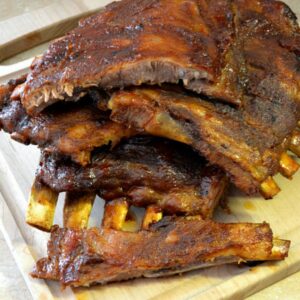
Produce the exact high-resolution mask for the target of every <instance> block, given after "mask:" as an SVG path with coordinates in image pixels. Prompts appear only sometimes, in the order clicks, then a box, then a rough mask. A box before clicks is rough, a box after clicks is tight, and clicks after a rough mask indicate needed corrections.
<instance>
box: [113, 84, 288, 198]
mask: <svg viewBox="0 0 300 300" xmlns="http://www.w3.org/2000/svg"><path fill="white" fill-rule="evenodd" d="M265 104H266V105H265V114H266V115H267V118H265V120H266V121H268V120H271V119H272V117H273V120H274V119H276V117H277V115H278V116H279V115H282V118H284V116H285V117H286V118H287V119H288V114H285V111H284V109H282V108H280V107H276V106H275V107H274V109H273V110H270V109H269V107H268V104H269V102H265ZM109 107H110V108H111V109H112V115H111V118H112V119H113V120H114V121H116V122H120V123H121V124H127V125H128V126H130V127H132V128H135V129H136V130H137V131H139V132H142V133H147V134H152V135H158V136H163V137H167V138H170V139H173V140H176V141H179V142H182V143H185V144H189V145H191V146H192V147H193V148H194V149H197V150H198V151H199V152H200V153H201V155H203V156H204V157H206V158H207V159H208V161H210V162H211V163H212V164H216V165H218V166H220V167H221V168H223V169H224V170H225V171H226V172H227V173H228V174H230V176H231V180H232V181H233V182H234V183H235V184H236V185H237V186H238V187H239V188H241V189H242V190H244V191H246V192H247V193H254V192H257V191H258V190H259V187H260V184H261V183H262V182H263V181H264V180H266V179H267V178H268V177H269V176H272V175H274V174H276V173H277V172H278V168H279V161H280V157H281V154H282V153H283V151H285V149H286V148H287V146H288V137H289V136H286V137H285V136H284V135H283V134H282V132H284V131H285V132H289V131H290V130H292V128H293V126H290V125H289V124H288V123H289V122H288V121H287V122H285V123H281V124H278V126H279V128H278V127H276V123H275V124H274V123H272V122H269V127H268V126H267V124H268V123H267V122H266V124H263V122H261V119H260V115H258V114H257V115H256V119H255V118H254V116H253V117H252V119H254V120H256V121H257V123H259V124H260V128H259V127H257V126H255V125H253V124H252V122H250V121H248V113H247V110H239V109H236V108H232V107H230V106H228V105H223V104H220V103H212V102H211V101H205V100H201V99H200V98H198V97H196V98H195V97H192V96H190V95H187V94H186V93H179V92H178V91H176V92H173V91H170V90H166V89H154V88H152V89H146V88H144V89H133V90H131V91H120V92H116V93H115V94H114V95H113V96H112V98H111V100H110V102H109ZM273 112H274V114H272V113H273ZM268 114H270V115H268ZM289 126H290V127H289Z"/></svg>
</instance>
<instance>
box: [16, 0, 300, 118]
mask: <svg viewBox="0 0 300 300" xmlns="http://www.w3.org/2000/svg"><path fill="white" fill-rule="evenodd" d="M166 11H167V12H168V13H167V14H166ZM299 41H300V37H299V28H298V25H297V22H296V17H295V15H294V14H293V13H292V12H291V10H290V9H289V8H288V7H287V6H286V5H285V4H283V3H281V2H278V1H273V0H272V1H270V0H260V1H256V0H250V1H245V0H234V1H231V0H221V1H206V0H181V1H175V0H171V1H170V0H139V1H136V0H123V1H119V2H116V3H112V4H110V5H108V6H107V7H106V8H105V9H104V10H103V11H101V12H100V13H98V14H96V15H94V16H92V17H89V18H87V19H85V20H83V21H81V22H80V24H79V27H78V28H76V29H75V30H73V31H71V32H70V33H69V34H67V35H66V36H64V37H62V38H60V39H58V40H56V41H55V42H53V43H52V44H51V45H50V47H49V49H48V50H47V51H46V52H45V53H44V54H43V56H42V57H40V58H37V59H36V60H35V62H34V63H33V65H32V66H31V72H30V73H29V75H28V77H27V81H26V83H25V84H24V87H23V89H22V91H21V90H20V96H21V98H22V102H23V104H24V106H25V108H26V109H27V111H28V112H29V113H30V114H36V113H38V112H40V111H41V110H42V109H43V108H44V107H46V106H48V105H50V104H52V103H54V102H56V101H60V100H77V99H78V98H80V97H81V96H82V95H84V94H85V93H86V89H88V88H89V87H94V86H98V87H100V88H101V89H107V90H110V89H112V88H123V87H127V86H132V85H140V84H142V83H144V84H145V83H146V84H151V85H152V84H161V83H165V82H168V83H178V82H179V81H180V82H183V84H184V86H185V87H186V88H187V89H189V90H192V91H196V92H197V93H202V94H205V95H207V96H209V97H211V98H215V99H220V100H222V101H226V102H229V103H233V104H236V105H242V104H243V102H244V101H245V100H244V96H245V95H247V94H248V93H249V92H251V88H250V87H249V83H248V81H249V80H251V77H252V75H249V74H248V72H247V69H248V67H247V66H246V65H245V64H248V63H250V65H251V67H252V68H254V69H255V72H254V73H256V74H257V75H259V76H258V77H259V80H257V82H258V87H256V86H255V85H253V84H250V85H252V86H253V87H255V89H256V90H260V91H261V92H260V94H259V95H257V96H259V101H264V96H263V95H262V93H263V90H264V87H265V86H270V85H271V86H272V87H273V88H275V91H274V92H273V93H276V91H277V84H278V86H280V87H281V88H283V89H286V90H287V95H288V96H289V98H290V99H291V101H293V100H295V99H296V100H297V101H298V100H299V97H298V96H299V87H298V83H297V76H298V75H299V72H298V69H299V68H298V66H299V60H298V55H299V49H300V42H299ZM269 49H272V51H269ZM273 49H274V51H273ZM270 58H271V59H270ZM253 60H254V61H253ZM274 70H276V71H279V74H280V75H277V73H274ZM286 72H287V73H288V74H289V76H286V75H285V74H286ZM262 78H263V79H265V80H263V81H262V80H261V79H262ZM247 86H248V87H247ZM245 87H246V90H245ZM269 93H271V92H270V91H269ZM257 111H259V109H258V110H257Z"/></svg>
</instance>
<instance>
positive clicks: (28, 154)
mask: <svg viewBox="0 0 300 300" xmlns="http://www.w3.org/2000/svg"><path fill="white" fill-rule="evenodd" d="M17 2H19V1H17ZM34 2H36V3H35V4H34V5H36V7H35V8H34V9H35V10H39V9H42V6H40V3H38V2H40V1H32V3H34ZM45 2H48V3H49V2H50V1H45ZM55 2H56V1H51V3H53V4H55ZM58 2H60V1H58ZM74 2H77V1H74ZM80 2H82V1H80ZM285 2H286V3H288V4H289V5H290V6H291V7H292V9H293V10H294V11H295V12H297V13H298V15H299V13H300V1H299V0H289V1H285ZM0 3H1V0H0ZM0 16H1V15H0ZM42 48H43V47H42ZM42 48H41V49H42ZM38 51H39V50H37V52H35V53H39V52H38ZM33 53H34V52H32V51H30V52H28V55H29V56H31V55H33ZM30 54H31V55H30ZM22 55H23V54H20V55H19V58H22ZM29 56H28V57H29ZM10 61H13V60H10ZM0 134H1V139H0V149H1V150H0V191H1V193H2V195H3V198H1V197H0V200H1V201H2V203H4V205H3V204H2V206H0V217H1V220H2V219H3V220H4V218H3V215H4V214H5V216H7V215H9V214H10V216H11V218H9V217H8V218H5V220H6V221H5V224H6V225H5V226H2V230H3V231H5V232H4V234H5V235H6V240H7V241H8V242H9V243H10V245H14V243H13V241H14V240H16V238H15V236H18V239H19V241H20V240H23V241H24V242H23V244H22V242H19V243H20V244H21V245H22V246H23V247H27V249H29V251H28V254H29V256H27V259H25V260H24V258H23V257H22V256H20V255H18V252H15V253H14V254H15V255H14V256H15V258H16V259H17V265H18V268H19V269H20V270H21V273H22V275H23V276H24V278H25V281H24V282H26V284H27V286H30V288H31V293H32V295H33V296H34V298H36V299H47V298H44V297H49V299H52V298H56V299H72V298H77V299H80V300H86V299H99V298H101V299H156V298H159V299H243V298H245V297H247V296H249V295H253V294H254V293H256V292H258V291H261V290H262V289H265V288H267V287H268V288H267V289H265V290H264V291H263V292H260V293H259V294H255V295H253V296H252V297H251V300H252V299H253V300H254V299H262V300H267V299H268V300H269V299H300V296H299V284H298V280H299V279H300V275H299V274H300V273H297V274H295V275H293V276H290V277H289V275H291V274H293V273H295V272H297V271H299V270H300V256H299V253H300V218H299V212H300V188H299V187H300V172H298V174H297V175H296V176H295V177H294V180H293V181H288V180H286V179H284V178H283V177H281V176H279V177H278V178H277V181H278V182H279V183H280V186H281V188H282V189H283V191H282V193H280V195H279V196H277V197H276V198H275V199H274V200H272V201H264V200H263V199H261V198H260V197H246V196H245V195H243V194H241V193H239V192H238V191H236V190H234V189H233V190H232V191H231V194H230V195H231V196H230V199H229V205H230V208H231V210H232V214H231V215H227V214H225V213H224V212H222V211H217V213H216V216H215V218H216V219H218V220H220V221H224V222H239V221H247V222H263V221H267V222H269V223H270V224H271V227H272V228H273V230H274V234H275V235H276V236H279V237H281V238H286V239H291V240H292V245H291V251H290V255H289V257H288V259H286V260H285V261H283V262H278V263H266V264H263V265H259V266H256V267H254V268H245V267H244V268H239V267H237V266H231V265H230V266H222V267H216V268H211V269H207V270H202V271H195V272H192V273H189V274H184V275H183V276H175V277H170V278H165V279H150V280H148V279H147V280H143V279H141V280H134V281H130V282H125V283H118V284H111V285H107V286H99V287H93V288H90V289H75V290H71V289H67V290H65V291H64V292H62V291H61V290H60V287H59V286H58V285H57V284H55V283H54V284H53V283H50V282H47V283H46V284H45V283H44V281H41V280H37V281H34V285H35V286H37V289H38V290H40V289H41V290H42V291H44V293H42V296H41V294H39V293H37V292H36V291H35V290H34V289H33V288H32V285H31V284H28V280H30V278H28V277H29V276H28V273H29V271H30V269H31V267H32V261H33V260H36V259H37V258H38V257H41V256H43V255H45V253H46V240H47V239H48V234H45V233H41V232H39V231H37V230H36V229H33V228H30V227H29V226H27V225H26V224H25V222H24V215H25V209H26V204H27V195H28V192H29V189H30V185H31V182H32V180H33V176H34V170H35V167H36V164H37V161H38V156H39V154H38V150H37V149H36V148H35V147H25V146H23V145H20V144H17V143H15V142H13V141H11V140H10V139H9V137H8V136H7V135H6V134H3V133H0ZM3 199H4V200H5V201H3ZM0 203H1V202H0ZM4 206H5V207H6V210H5V213H3V211H4V209H3V207H4ZM100 209H101V208H99V207H98V208H97V209H94V211H93V222H94V223H98V224H99V219H97V218H99V214H101V212H100ZM61 211H62V202H61V201H60V203H59V207H58V209H57V213H56V223H60V222H61ZM1 212H2V215H1ZM7 220H12V221H7ZM11 224H14V225H11ZM7 228H14V231H13V232H14V233H13V234H12V233H11V232H12V230H7ZM0 237H1V236H0ZM0 239H1V238H0ZM18 239H17V240H18ZM1 249H2V248H0V251H1ZM6 249H7V248H6ZM6 251H7V250H6ZM10 251H14V250H13V249H12V247H11V248H10ZM0 253H1V254H2V251H1V252H0ZM20 257H21V259H20ZM10 259H11V258H10ZM23 260H24V262H22V261H23ZM12 268H13V267H12ZM0 275H1V269H0ZM16 278H17V276H16ZM284 278H286V279H284ZM282 279H284V280H282ZM0 280H1V277H0ZM280 280H282V281H281V282H280V283H278V284H274V283H276V282H278V281H280ZM297 287H298V288H297ZM285 289H289V290H288V291H287V290H285ZM291 289H293V290H294V291H291ZM297 291H298V292H297ZM2 298H3V297H2V294H1V292H0V299H2ZM24 299H26V298H25V294H24Z"/></svg>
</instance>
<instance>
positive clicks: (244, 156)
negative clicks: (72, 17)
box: [0, 0, 300, 287]
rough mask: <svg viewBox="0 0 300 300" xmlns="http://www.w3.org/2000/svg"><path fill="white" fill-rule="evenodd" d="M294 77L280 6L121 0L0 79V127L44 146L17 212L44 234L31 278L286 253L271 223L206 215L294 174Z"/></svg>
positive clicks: (158, 270)
mask: <svg viewBox="0 0 300 300" xmlns="http://www.w3.org/2000/svg"><path fill="white" fill-rule="evenodd" d="M299 82H300V29H299V26H298V23H297V18H296V16H295V15H294V13H293V12H292V11H291V10H290V8H289V7H288V6H286V5H285V4H284V3H282V2H279V1H274V0H247V1H246V0H219V1H209V0H179V1H178V0H176V1H175V0H121V1H118V2H113V3H111V4H109V5H108V6H106V7H105V8H104V9H103V10H101V11H100V12H99V13H97V14H95V15H93V16H90V17H88V18H86V19H84V20H82V21H80V23H79V26H78V27H77V28H75V29H74V30H72V31H71V32H69V33H68V34H66V35H65V36H63V37H61V38H59V39H57V40H55V41H54V42H52V43H51V44H50V46H49V48H48V49H47V50H46V51H45V52H44V54H43V55H41V56H39V57H37V58H35V60H34V61H33V63H32V65H31V68H30V70H29V72H28V74H25V75H24V76H22V77H20V78H17V79H12V80H10V81H9V82H8V83H6V84H4V85H2V86H1V87H0V128H2V129H3V131H5V132H7V133H9V134H10V135H11V137H12V138H13V139H14V140H17V141H18V142H21V143H24V144H26V145H28V144H34V145H37V146H38V147H39V148H40V150H41V157H40V163H39V165H38V167H37V171H36V177H35V180H34V183H33V184H32V188H31V193H30V196H29V203H28V209H27V212H26V221H27V223H28V224H30V225H32V226H34V227H36V228H38V229H41V230H44V231H51V237H50V240H49V243H48V256H47V257H46V258H43V259H41V260H39V261H38V262H37V264H36V266H35V268H34V270H33V272H32V276H33V277H37V278H43V279H51V280H57V281H60V282H61V284H62V285H63V286H75V287H77V286H90V285H94V284H98V283H100V284H104V283H108V282H113V281H123V280H128V279H133V278H138V277H160V276H169V275H172V274H176V273H182V272H186V271H189V270H194V269H200V268H205V267H210V266H216V265H221V264H228V263H241V262H250V261H266V260H282V259H284V258H285V257H286V256H287V255H288V250H289V245H290V242H289V241H285V240H281V239H278V238H274V237H273V233H272V230H271V228H270V226H269V225H268V224H267V223H261V224H252V223H235V224H233V223H232V224H228V223H227V224H226V223H220V222H216V221H213V215H214V211H215V208H216V207H217V206H220V207H222V208H223V209H226V207H227V203H226V195H227V194H228V193H229V191H230V190H229V189H228V187H229V185H230V184H232V185H234V186H235V187H236V188H238V189H240V190H241V191H242V192H244V193H245V197H246V196H247V197H251V196H253V195H256V194H261V196H262V197H264V198H265V199H271V198H273V197H275V196H276V194H278V193H279V192H280V187H279V186H278V184H277V183H276V182H275V180H274V179H273V177H274V176H275V175H276V174H278V173H280V174H282V175H283V176H285V177H287V178H289V179H292V177H293V175H294V174H295V173H296V172H297V170H298V169H299V164H298V163H297V161H296V159H294V157H293V154H294V155H296V156H300V130H299V129H298V124H299V123H298V122H299V120H300V84H299ZM288 151H289V152H290V153H288ZM292 153H293V154H292ZM63 192H65V205H64V211H63V227H59V226H58V225H53V220H54V215H55V208H56V204H57V199H58V196H59V194H60V193H63ZM97 196H99V197H100V198H102V199H103V200H104V201H105V207H104V215H103V220H102V224H101V227H100V228H89V226H88V223H89V218H90V214H91V210H92V208H93V205H94V202H95V201H98V198H96V197H97ZM134 207H140V208H143V209H144V210H143V213H142V214H143V215H142V216H141V218H139V217H138V216H137V215H136V214H135V213H134V211H135V210H134ZM140 211H141V209H140ZM199 276H201V273H200V275H199Z"/></svg>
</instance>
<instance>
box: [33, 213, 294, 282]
mask: <svg viewBox="0 0 300 300" xmlns="http://www.w3.org/2000/svg"><path fill="white" fill-rule="evenodd" d="M288 248H289V242H288V241H284V240H278V239H274V238H273V234H272V231H271V229H270V227H269V225H268V224H266V223H264V224H247V223H240V224H221V223H215V222H213V221H210V220H206V221H204V220H202V219H201V218H189V219H187V218H175V219H174V218H164V219H162V220H161V221H160V222H158V223H156V224H154V225H152V226H150V227H149V229H148V230H140V231H138V232H133V233H132V232H124V231H116V230H114V229H110V228H101V229H99V228H91V229H84V230H80V229H68V228H59V227H58V226H56V227H53V228H52V232H51V238H50V241H49V243H48V257H46V258H43V259H41V260H39V261H38V262H37V264H36V267H35V269H34V270H33V272H32V276H33V277H37V278H43V279H51V280H58V281H60V282H61V284H62V285H63V286H74V287H76V286H90V285H93V284H99V283H101V284H104V283H108V282H113V281H122V280H128V279H133V278H138V277H161V276H168V275H172V274H177V273H183V272H186V271H190V270H195V269H201V268H205V267H208V266H216V265H220V264H225V263H233V262H235V263H241V262H244V261H253V260H254V261H260V260H280V259H283V258H284V257H285V256H286V255H287V251H288Z"/></svg>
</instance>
